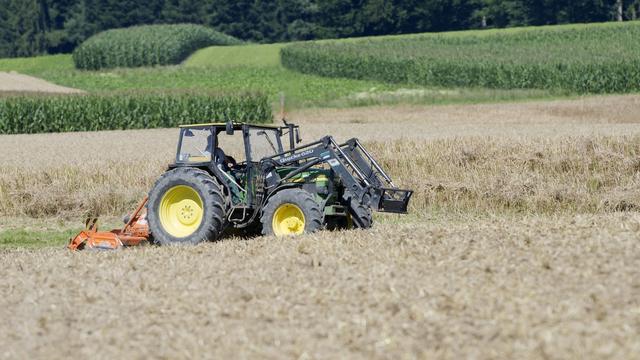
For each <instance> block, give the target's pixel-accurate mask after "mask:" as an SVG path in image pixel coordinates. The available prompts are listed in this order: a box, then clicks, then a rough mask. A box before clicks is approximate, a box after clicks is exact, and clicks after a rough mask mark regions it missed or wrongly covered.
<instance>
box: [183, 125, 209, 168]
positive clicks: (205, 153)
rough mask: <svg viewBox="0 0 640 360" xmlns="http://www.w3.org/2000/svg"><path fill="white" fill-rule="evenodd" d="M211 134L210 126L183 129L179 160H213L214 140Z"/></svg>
mask: <svg viewBox="0 0 640 360" xmlns="http://www.w3.org/2000/svg"><path fill="white" fill-rule="evenodd" d="M211 134H212V132H211V128H210V127H202V128H187V129H181V130H180V138H181V142H180V149H178V162H205V161H211V152H212V148H211V147H212V142H213V140H212V139H213V137H212V136H211Z"/></svg>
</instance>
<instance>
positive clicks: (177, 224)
mask: <svg viewBox="0 0 640 360" xmlns="http://www.w3.org/2000/svg"><path fill="white" fill-rule="evenodd" d="M203 213H204V207H203V206H202V199H201V198H200V195H198V192H197V191H196V190H195V189H194V188H192V187H190V186H186V185H178V186H174V187H172V188H171V189H169V190H168V191H167V192H166V193H165V194H164V195H163V196H162V199H161V200H160V224H161V225H162V227H163V228H164V230H165V231H166V232H168V233H169V234H171V235H172V236H174V237H179V238H183V237H187V236H189V235H191V234H193V233H194V232H196V230H198V227H200V223H202V215H203Z"/></svg>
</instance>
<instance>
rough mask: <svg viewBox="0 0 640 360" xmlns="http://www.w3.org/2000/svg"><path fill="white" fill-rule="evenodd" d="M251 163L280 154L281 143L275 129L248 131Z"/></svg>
mask: <svg viewBox="0 0 640 360" xmlns="http://www.w3.org/2000/svg"><path fill="white" fill-rule="evenodd" d="M249 141H250V144H251V159H252V161H256V162H257V161H260V160H262V159H263V158H265V157H270V156H273V155H275V154H278V153H281V152H282V143H281V142H280V138H279V137H278V132H277V130H276V129H255V128H254V129H249Z"/></svg>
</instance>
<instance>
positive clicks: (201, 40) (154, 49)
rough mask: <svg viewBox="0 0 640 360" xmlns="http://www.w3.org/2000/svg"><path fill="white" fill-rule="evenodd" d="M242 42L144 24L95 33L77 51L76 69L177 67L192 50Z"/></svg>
mask: <svg viewBox="0 0 640 360" xmlns="http://www.w3.org/2000/svg"><path fill="white" fill-rule="evenodd" d="M240 43H241V41H240V40H238V39H236V38H234V37H232V36H229V35H225V34H223V33H220V32H217V31H215V30H212V29H210V28H207V27H205V26H201V25H191V24H179V25H144V26H134V27H130V28H125V29H114V30H107V31H104V32H101V33H98V34H96V35H94V36H92V37H90V38H89V39H87V40H86V41H85V42H83V43H82V44H81V45H80V46H78V47H77V48H76V50H75V51H74V52H73V62H74V63H75V66H76V68H78V69H84V70H98V69H102V68H114V67H139V66H152V65H171V64H179V63H180V62H182V61H183V60H184V59H186V58H187V57H188V56H189V55H191V54H192V53H193V52H194V51H196V50H198V49H200V48H203V47H206V46H211V45H233V44H240Z"/></svg>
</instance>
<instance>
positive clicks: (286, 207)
mask: <svg viewBox="0 0 640 360" xmlns="http://www.w3.org/2000/svg"><path fill="white" fill-rule="evenodd" d="M260 221H261V222H262V234H263V235H275V236H288V235H300V234H303V233H312V232H315V231H317V230H319V229H321V228H322V211H321V210H320V205H319V204H318V203H317V202H316V200H315V199H314V198H313V195H311V194H310V193H309V192H307V191H304V190H302V189H285V190H281V191H280V192H278V193H277V194H275V195H274V196H273V197H271V198H270V199H269V201H268V202H267V205H266V206H265V207H264V210H263V212H262V217H261V218H260Z"/></svg>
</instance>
